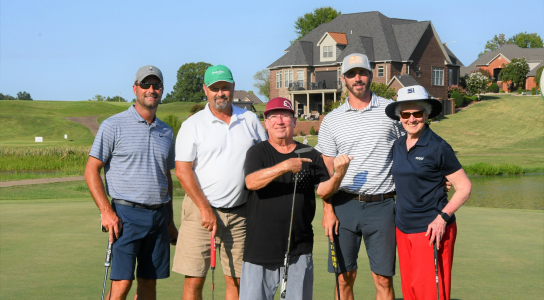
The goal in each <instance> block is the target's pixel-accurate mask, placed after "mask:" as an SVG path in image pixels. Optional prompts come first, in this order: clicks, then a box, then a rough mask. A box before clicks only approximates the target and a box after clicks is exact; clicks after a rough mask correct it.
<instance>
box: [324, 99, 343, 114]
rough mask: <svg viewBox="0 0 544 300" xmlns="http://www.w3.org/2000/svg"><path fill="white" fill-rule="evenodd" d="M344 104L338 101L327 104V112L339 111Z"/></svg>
mask: <svg viewBox="0 0 544 300" xmlns="http://www.w3.org/2000/svg"><path fill="white" fill-rule="evenodd" d="M342 104H344V102H343V101H336V102H332V101H330V102H329V103H327V104H325V111H326V112H330V111H333V110H335V109H337V108H338V107H340V106H341V105H342Z"/></svg>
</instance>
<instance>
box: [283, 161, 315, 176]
mask: <svg viewBox="0 0 544 300" xmlns="http://www.w3.org/2000/svg"><path fill="white" fill-rule="evenodd" d="M304 162H308V163H311V162H312V160H311V159H309V158H290V159H288V160H285V161H283V162H282V163H281V164H282V166H283V168H284V170H286V171H287V172H292V173H298V172H300V171H301V170H302V163H304Z"/></svg>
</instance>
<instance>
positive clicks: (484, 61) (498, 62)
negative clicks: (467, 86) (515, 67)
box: [461, 44, 544, 91]
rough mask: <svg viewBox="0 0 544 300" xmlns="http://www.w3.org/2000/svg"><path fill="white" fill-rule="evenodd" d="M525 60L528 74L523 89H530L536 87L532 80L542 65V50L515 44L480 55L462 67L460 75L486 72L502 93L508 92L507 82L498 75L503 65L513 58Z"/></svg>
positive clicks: (543, 55)
mask: <svg viewBox="0 0 544 300" xmlns="http://www.w3.org/2000/svg"><path fill="white" fill-rule="evenodd" d="M516 57H517V58H525V60H526V61H527V64H528V65H529V72H528V73H527V75H526V79H525V89H528V90H530V89H532V88H533V87H535V86H536V83H535V82H534V78H535V76H536V70H538V68H540V67H541V66H543V65H544V48H520V47H519V46H517V45H515V44H507V45H502V46H501V47H500V48H499V49H497V50H495V51H489V52H485V53H484V54H482V55H481V56H480V57H478V59H476V60H475V61H474V62H473V63H472V64H470V66H468V67H462V68H461V74H462V75H466V74H470V73H471V72H472V71H475V70H477V69H482V70H486V71H488V72H489V74H491V76H493V82H496V83H497V84H498V85H499V87H500V88H501V89H502V90H504V91H510V89H511V87H510V86H509V85H508V83H507V82H502V80H501V79H500V76H499V73H500V72H501V70H502V68H503V64H504V65H507V64H508V63H510V61H511V60H512V59H513V58H516Z"/></svg>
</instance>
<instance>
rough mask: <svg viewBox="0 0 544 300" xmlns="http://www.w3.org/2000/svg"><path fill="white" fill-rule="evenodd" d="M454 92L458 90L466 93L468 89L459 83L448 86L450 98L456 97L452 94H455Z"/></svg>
mask: <svg viewBox="0 0 544 300" xmlns="http://www.w3.org/2000/svg"><path fill="white" fill-rule="evenodd" d="M453 92H458V93H459V94H461V95H464V94H466V91H465V89H464V88H462V87H461V86H458V85H451V86H448V98H454V97H453V96H452V95H453Z"/></svg>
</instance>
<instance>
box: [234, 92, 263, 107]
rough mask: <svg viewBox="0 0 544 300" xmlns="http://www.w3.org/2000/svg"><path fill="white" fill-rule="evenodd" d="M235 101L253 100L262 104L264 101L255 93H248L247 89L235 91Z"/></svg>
mask: <svg viewBox="0 0 544 300" xmlns="http://www.w3.org/2000/svg"><path fill="white" fill-rule="evenodd" d="M233 101H234V102H243V101H250V102H253V104H260V103H263V102H262V101H261V99H259V97H257V95H255V94H248V93H247V92H246V91H241V90H239V91H234V96H233Z"/></svg>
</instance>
